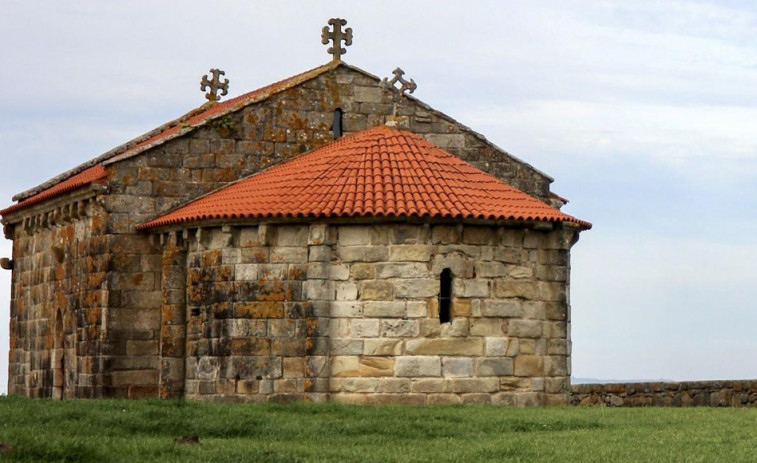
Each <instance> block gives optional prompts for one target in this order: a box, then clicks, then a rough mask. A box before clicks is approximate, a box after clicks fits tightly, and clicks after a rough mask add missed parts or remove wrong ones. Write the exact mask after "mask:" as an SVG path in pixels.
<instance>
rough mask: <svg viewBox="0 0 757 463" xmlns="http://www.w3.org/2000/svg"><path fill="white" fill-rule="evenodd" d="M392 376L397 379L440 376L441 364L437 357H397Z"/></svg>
mask: <svg viewBox="0 0 757 463" xmlns="http://www.w3.org/2000/svg"><path fill="white" fill-rule="evenodd" d="M394 374H395V376H399V377H423V376H441V374H442V362H441V359H440V358H439V357H438V356H422V357H420V356H412V357H410V356H408V357H398V358H397V359H396V360H395V363H394Z"/></svg>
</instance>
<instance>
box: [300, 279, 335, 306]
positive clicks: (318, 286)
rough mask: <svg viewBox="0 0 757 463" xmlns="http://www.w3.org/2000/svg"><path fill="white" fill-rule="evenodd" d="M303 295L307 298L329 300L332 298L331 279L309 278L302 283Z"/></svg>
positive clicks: (332, 284)
mask: <svg viewBox="0 0 757 463" xmlns="http://www.w3.org/2000/svg"><path fill="white" fill-rule="evenodd" d="M303 289H304V290H305V297H307V299H308V300H311V301H312V300H324V301H331V300H333V299H334V283H333V282H332V281H328V280H326V281H323V280H310V281H305V282H304V283H303Z"/></svg>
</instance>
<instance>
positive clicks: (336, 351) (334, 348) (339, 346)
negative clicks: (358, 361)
mask: <svg viewBox="0 0 757 463" xmlns="http://www.w3.org/2000/svg"><path fill="white" fill-rule="evenodd" d="M330 344H331V347H330V350H329V351H330V352H331V354H332V355H360V354H362V353H363V340H362V339H350V338H332V339H331V342H330Z"/></svg>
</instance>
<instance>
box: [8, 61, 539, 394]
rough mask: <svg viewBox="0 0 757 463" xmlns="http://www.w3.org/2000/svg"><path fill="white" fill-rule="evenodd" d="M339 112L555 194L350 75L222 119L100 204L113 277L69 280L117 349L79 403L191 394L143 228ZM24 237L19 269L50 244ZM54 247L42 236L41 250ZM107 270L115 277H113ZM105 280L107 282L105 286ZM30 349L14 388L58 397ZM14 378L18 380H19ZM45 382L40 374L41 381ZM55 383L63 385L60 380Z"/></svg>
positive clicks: (156, 152)
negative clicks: (394, 123)
mask: <svg viewBox="0 0 757 463" xmlns="http://www.w3.org/2000/svg"><path fill="white" fill-rule="evenodd" d="M336 108H341V109H342V110H343V111H344V116H343V127H344V130H345V132H346V133H351V132H356V131H359V130H363V129H366V128H369V127H373V126H376V125H379V124H382V123H384V122H385V121H386V119H387V116H390V115H393V114H396V115H397V119H398V120H399V121H400V122H401V124H400V125H401V127H405V128H408V129H409V130H412V131H415V132H417V133H419V134H422V135H424V136H425V137H427V138H428V139H429V140H430V141H432V142H433V143H436V144H437V145H439V146H441V147H442V148H444V149H446V150H448V151H450V152H452V153H454V154H456V155H458V156H460V157H461V158H463V159H465V160H467V161H469V162H471V163H473V164H475V165H477V166H478V167H480V168H482V169H484V170H487V171H489V172H491V173H492V174H493V175H495V176H498V177H499V178H501V179H503V180H505V181H507V182H509V183H511V184H512V185H514V186H516V187H518V188H521V189H523V190H524V191H526V192H528V193H531V194H533V195H535V196H537V197H539V198H541V199H544V200H546V198H547V196H548V190H549V183H550V181H551V180H550V179H549V178H548V177H546V176H544V175H543V174H541V173H539V172H538V171H536V170H534V169H533V168H532V167H530V166H528V165H526V164H523V163H521V162H519V161H517V160H515V159H513V158H510V157H509V156H507V155H505V154H503V153H501V152H500V151H498V150H497V149H496V148H494V147H493V146H492V145H490V144H488V143H487V142H485V140H483V139H482V138H481V137H480V136H477V135H475V134H473V133H472V132H471V131H470V130H469V129H467V128H465V127H463V126H461V125H459V124H456V123H454V122H452V121H451V120H450V119H449V118H447V117H446V116H444V115H442V114H441V113H438V112H436V111H434V110H432V109H430V108H428V107H426V106H425V105H423V104H421V103H419V102H417V101H416V100H414V99H412V98H407V97H402V96H400V95H399V93H398V92H396V91H392V90H384V89H381V88H380V86H379V82H378V81H377V80H375V79H373V78H370V77H368V76H366V75H365V74H362V73H359V72H357V71H354V70H352V69H349V68H347V67H344V66H343V67H339V68H337V69H336V70H334V71H330V72H328V73H326V74H324V75H321V76H319V77H317V78H316V79H313V80H311V81H309V82H306V83H304V84H302V85H301V86H298V87H296V88H292V89H289V90H287V91H284V92H281V93H279V94H276V95H273V96H271V97H270V98H269V99H267V100H265V101H263V102H261V103H258V104H254V105H250V106H248V107H246V108H243V109H242V110H240V111H238V112H236V113H233V114H230V115H228V116H224V117H223V118H220V119H218V120H216V121H212V122H211V123H209V124H208V125H206V126H204V127H202V128H200V129H197V130H195V131H193V132H191V133H189V134H187V135H186V136H183V137H180V138H177V139H174V140H171V141H168V142H166V143H165V144H162V145H159V146H156V147H154V148H152V149H150V150H148V151H146V152H144V153H142V154H140V155H138V156H136V157H133V158H129V159H126V160H122V161H119V162H116V163H114V164H110V165H108V170H109V177H108V186H107V188H108V190H107V193H103V194H102V196H101V197H102V200H103V205H104V211H102V214H101V217H102V218H103V220H105V223H104V224H97V226H96V227H95V229H97V230H98V231H97V233H101V232H104V233H105V235H106V237H105V238H103V239H102V242H103V243H104V244H102V246H103V247H104V248H107V250H108V252H109V253H112V254H110V255H112V258H110V257H108V258H107V259H106V258H105V257H103V258H102V259H105V260H108V261H107V263H105V260H103V262H102V265H103V266H104V267H107V270H105V269H104V268H103V269H101V268H99V267H98V268H97V269H96V270H92V273H91V274H90V273H89V272H90V271H91V268H90V267H87V265H89V263H87V264H86V265H84V266H80V265H79V264H80V262H79V261H74V260H71V262H68V261H66V262H65V263H62V264H63V265H64V266H65V267H66V268H67V269H69V270H68V271H69V272H73V271H76V272H82V273H81V278H80V279H81V281H87V282H88V283H87V284H90V283H92V285H94V286H97V287H98V289H99V290H100V291H103V292H102V295H103V297H107V301H99V302H98V303H97V308H98V309H99V310H101V311H104V313H107V314H108V315H107V316H104V318H103V319H104V322H105V323H107V324H108V326H106V327H103V328H104V331H103V333H106V334H107V339H105V340H104V341H103V344H102V345H101V346H100V347H98V348H97V349H95V350H94V351H91V352H93V353H91V354H85V353H81V352H80V353H79V354H77V355H80V356H81V355H83V356H84V357H82V358H80V363H81V364H82V365H88V364H89V362H90V360H88V358H89V357H91V356H92V355H97V356H99V358H100V363H101V364H102V368H104V370H105V371H103V372H100V371H99V370H97V369H98V368H101V367H99V366H97V367H95V366H93V367H89V366H87V367H86V368H85V370H84V371H87V372H88V373H81V374H86V375H89V374H97V375H100V374H102V375H104V376H103V377H102V378H101V379H99V380H97V381H94V380H92V379H91V378H89V379H87V380H81V381H80V382H81V387H82V388H84V389H76V391H77V392H76V393H75V394H76V396H84V397H89V396H90V394H94V395H95V396H100V395H103V396H107V397H157V396H158V395H168V396H171V395H172V394H180V390H178V389H176V388H177V387H178V386H177V384H179V383H180V382H181V381H180V380H179V379H177V378H181V377H182V376H183V372H182V371H181V367H179V366H178V363H179V362H177V361H175V359H176V358H177V357H176V356H178V354H177V353H176V351H175V350H174V351H172V352H173V353H172V354H170V355H171V356H172V358H173V359H174V360H173V361H164V360H166V359H164V358H162V352H163V349H164V347H165V348H168V345H169V344H172V343H173V342H172V341H171V342H167V343H164V342H162V340H163V339H166V340H168V338H167V337H166V336H167V335H168V332H171V333H173V334H171V335H170V336H169V337H171V336H174V335H176V333H175V332H174V331H176V330H175V329H173V328H171V329H169V328H167V327H169V326H172V324H173V323H174V320H172V319H171V317H173V314H174V312H176V310H178V309H177V308H176V307H177V306H176V304H179V305H180V304H181V302H178V303H177V302H172V301H170V300H167V299H166V298H169V299H170V297H171V294H173V293H171V291H170V288H168V289H166V288H162V287H161V281H162V278H164V275H163V273H164V272H166V271H169V272H170V269H166V268H164V265H163V259H164V256H163V253H162V250H161V247H160V246H157V245H156V243H155V242H154V241H151V238H150V237H149V236H148V235H147V234H142V233H136V232H135V230H134V226H135V225H137V224H139V223H141V222H144V221H146V220H148V219H151V218H154V217H156V216H158V215H160V214H162V213H165V212H167V211H168V210H169V209H171V208H173V207H175V206H177V205H179V204H182V203H184V202H186V201H188V200H190V199H192V198H195V197H197V196H199V195H202V194H204V193H207V192H209V191H212V190H215V189H217V188H219V187H221V186H223V185H225V184H227V183H229V182H231V181H234V180H237V179H239V178H242V177H244V176H247V175H249V174H252V173H254V172H257V171H260V170H261V169H264V168H266V167H269V166H271V165H274V164H277V163H279V162H282V161H284V160H287V159H291V158H292V157H295V156H298V155H299V154H301V153H304V152H306V151H309V150H311V149H313V148H316V147H319V146H322V145H324V144H326V143H329V142H331V141H332V140H333V134H332V133H331V132H330V127H331V123H332V118H333V112H334V110H335V109H336ZM77 194H78V193H76V192H74V193H70V194H67V195H64V196H62V197H61V198H59V199H56V200H54V201H53V202H56V201H59V200H60V201H63V202H65V201H67V199H66V198H69V197H74V196H76V195H77ZM46 204H48V203H42V204H41V205H39V206H35V208H34V209H35V210H36V209H39V208H45V207H47V206H46ZM34 213H36V212H33V211H31V212H30V211H24V210H22V211H19V212H18V213H15V214H14V215H13V216H12V217H4V221H5V222H6V223H9V225H11V226H13V225H16V224H17V223H18V222H19V221H22V222H23V221H26V220H28V219H29V218H30V216H29V214H34ZM8 220H10V222H8ZM82 227H85V226H84V225H82ZM98 227H99V228H98ZM101 228H104V230H101ZM78 233H83V232H81V231H80V232H78ZM17 236H18V237H19V238H20V239H21V241H22V242H20V243H18V244H16V245H14V249H15V251H14V252H15V254H14V255H15V256H16V257H17V258H18V259H19V260H20V261H21V260H23V259H25V258H27V257H28V258H31V256H32V254H34V253H37V254H38V253H39V251H37V249H40V246H42V245H41V244H35V245H34V246H32V247H30V245H29V244H28V243H27V242H26V241H28V240H26V239H25V238H23V237H22V235H17ZM45 239H47V238H38V240H39V242H40V243H41V242H42V241H44V240H45ZM99 239H100V238H99V235H98V240H99ZM98 242H99V241H98ZM32 248H34V250H31V249H32ZM29 253H32V254H29ZM104 254H107V253H104ZM104 254H103V255H104ZM66 256H68V255H66ZM37 259H40V257H37ZM66 259H68V257H66ZM98 259H101V258H98ZM88 262H89V261H88ZM98 262H99V260H98ZM20 265H21V266H22V268H24V270H23V271H24V272H29V271H30V270H28V269H26V267H23V266H24V265H26V264H24V263H21V264H20ZM104 272H107V275H103V274H104ZM99 277H104V278H106V280H104V282H98V281H96V280H97V278H99ZM14 278H15V277H14ZM66 278H68V277H66ZM90 280H91V281H90ZM14 281H15V282H17V283H14V288H15V289H14V291H17V292H18V294H19V298H20V299H25V298H30V297H36V296H31V294H32V293H33V292H35V291H36V292H39V291H42V290H41V289H38V288H37V289H35V288H36V287H37V286H39V285H47V286H46V288H48V289H47V291H49V292H48V293H47V296H48V297H51V298H58V297H63V298H65V297H68V295H69V290H68V289H66V288H62V287H61V285H58V287H61V289H60V290H59V289H57V288H58V287H53V289H50V288H51V287H50V286H49V283H50V281H52V280H51V279H50V278H47V277H45V278H42V277H39V276H36V277H34V279H31V277H24V279H23V280H20V279H14ZM32 281H34V282H33V283H32ZM71 281H73V280H71ZM101 283H103V284H101ZM66 284H68V283H66ZM40 287H41V286H40ZM87 304H89V305H92V304H91V303H87ZM166 304H168V305H173V306H174V310H173V311H171V310H162V309H161V308H162V307H163V306H164V305H166ZM91 308H95V307H91ZM106 309H107V310H106ZM14 310H15V309H14ZM14 313H21V314H23V315H21V316H19V317H16V318H15V319H16V320H17V321H16V323H23V324H25V325H24V327H23V329H24V330H27V329H28V328H27V325H28V326H35V327H36V328H34V329H35V330H36V329H43V328H44V329H46V326H43V325H44V323H47V322H42V320H48V321H49V320H51V318H50V314H49V313H46V312H45V313H41V312H40V313H39V314H38V313H36V312H32V313H31V314H29V315H30V316H31V317H32V318H30V319H27V318H25V317H26V316H27V314H28V313H27V312H25V311H24V309H23V308H22V309H19V310H16V311H15V312H14ZM93 313H94V312H93ZM92 316H93V317H94V315H92ZM64 319H65V316H64ZM70 326H71V327H70V330H74V328H73V325H70ZM77 329H78V328H77ZM172 330H173V331H172ZM25 333H27V331H25ZM29 333H31V332H29ZM35 333H36V332H35ZM23 336H24V339H26V336H31V337H34V336H36V334H24V335H23ZM176 339H179V337H177V338H176ZM24 342H27V341H24ZM71 342H73V341H71ZM88 346H89V345H88ZM25 348H26V349H27V350H26V351H25V352H26V353H25V354H21V353H20V352H22V351H18V350H14V351H13V352H14V354H13V355H16V356H19V358H20V357H21V356H26V357H27V358H26V359H23V360H17V359H15V357H14V359H13V362H12V365H20V364H25V365H29V366H28V367H20V366H19V367H16V366H12V367H11V370H12V372H11V379H10V381H11V382H13V383H14V384H19V383H20V382H24V384H26V385H25V386H24V387H23V391H25V392H22V388H21V386H20V385H17V386H14V388H12V390H14V391H19V393H29V394H34V395H38V394H47V392H44V393H43V392H34V393H32V392H30V391H31V390H33V389H34V390H36V389H38V388H39V387H41V386H39V384H43V383H44V384H47V383H45V382H41V381H42V380H40V379H36V380H34V381H33V385H29V384H27V381H29V380H28V379H26V378H31V376H29V373H28V372H25V371H26V370H24V368H27V369H29V368H31V369H39V368H41V366H40V365H41V364H40V362H42V361H43V360H44V359H43V360H35V361H34V366H33V367H32V366H31V363H30V362H31V360H30V359H31V357H30V356H32V357H33V356H37V355H39V356H41V357H40V358H42V357H44V356H45V355H48V354H45V353H44V349H43V350H40V351H39V354H37V353H34V354H32V353H31V352H32V351H37V349H42V347H41V345H39V344H34V345H32V344H29V345H28V346H26V347H25ZM87 349H93V347H91V346H89V347H87ZM86 352H90V350H87V351H86ZM61 355H63V354H61ZM56 358H57V357H56ZM61 358H63V357H61ZM65 359H66V362H70V361H72V360H71V355H67V356H65ZM56 361H57V360H56ZM43 363H44V362H43ZM77 368H79V367H77ZM14 369H15V370H14ZM69 370H70V369H69ZM13 371H18V374H19V375H20V376H18V375H16V374H15V373H14V372H13ZM39 371H40V372H41V371H42V370H39ZM90 371H92V372H93V373H89V372H90ZM41 374H42V373H37V377H39V376H40V375H41ZM59 376H60V375H59ZM82 378H83V377H82ZM169 378H174V379H169ZM164 379H165V381H164ZM51 381H52V380H51ZM48 382H49V381H48ZM54 382H57V383H61V380H60V379H57V380H55V381H54ZM169 382H170V383H171V386H169V385H168V383H169ZM45 387H48V386H45ZM57 387H60V386H57ZM91 388H94V389H91ZM69 391H70V389H69ZM80 393H81V395H80ZM67 394H69V392H67Z"/></svg>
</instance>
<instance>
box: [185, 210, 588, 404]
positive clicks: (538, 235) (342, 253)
mask: <svg viewBox="0 0 757 463" xmlns="http://www.w3.org/2000/svg"><path fill="white" fill-rule="evenodd" d="M572 240H573V232H567V231H551V232H545V231H533V230H513V229H506V228H498V227H477V226H466V227H462V226H447V225H432V226H428V225H402V224H387V225H333V226H326V225H323V224H321V225H312V226H307V225H287V226H276V225H263V226H260V227H241V228H239V229H234V228H226V229H225V230H223V229H220V228H218V229H211V230H201V231H199V232H198V236H195V237H194V239H193V238H192V236H190V239H189V244H188V266H189V269H188V301H187V310H188V314H189V316H188V317H189V323H188V328H187V346H188V356H187V368H186V375H187V376H186V378H187V382H186V394H187V397H188V398H203V399H214V400H290V399H309V400H328V399H330V400H335V401H342V402H356V403H413V404H427V403H428V404H431V403H495V404H509V405H541V404H564V403H566V402H567V400H568V377H569V374H570V365H569V354H570V340H569V327H568V324H569V310H568V303H567V297H568V295H567V285H568V266H567V262H568V253H569V248H570V246H571V244H572ZM444 268H450V269H452V272H453V274H454V283H453V296H454V299H453V304H452V312H453V313H452V321H451V322H450V323H444V324H441V323H440V321H439V318H438V302H437V297H438V295H439V274H440V272H441V270H442V269H444Z"/></svg>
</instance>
